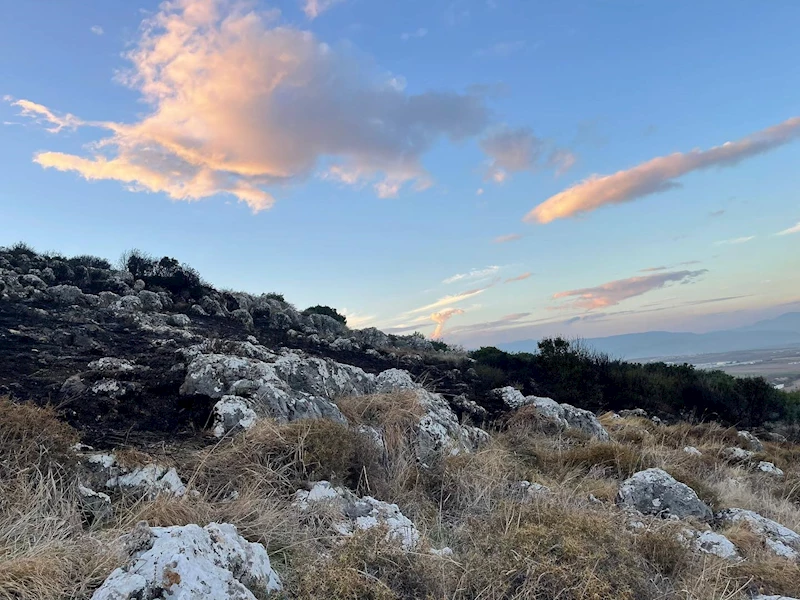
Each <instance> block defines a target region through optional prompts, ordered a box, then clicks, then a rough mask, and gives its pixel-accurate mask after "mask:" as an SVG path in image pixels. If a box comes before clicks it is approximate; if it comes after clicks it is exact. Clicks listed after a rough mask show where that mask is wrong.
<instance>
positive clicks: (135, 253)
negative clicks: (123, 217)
mask: <svg viewBox="0 0 800 600" xmlns="http://www.w3.org/2000/svg"><path fill="white" fill-rule="evenodd" d="M120 263H121V265H123V268H124V269H126V270H127V271H128V272H129V273H130V274H131V275H133V277H134V278H135V279H141V280H142V281H144V282H145V284H147V287H148V288H149V289H160V290H163V291H167V292H169V293H171V294H173V295H175V296H178V297H181V298H183V299H184V300H189V299H194V300H199V299H200V298H202V297H203V296H204V295H205V294H206V292H207V291H208V286H206V285H204V284H203V281H202V280H201V279H200V274H199V273H198V272H197V271H195V270H194V269H193V268H192V267H190V266H189V265H185V264H181V263H179V262H178V261H177V260H175V259H174V258H170V257H169V256H164V257H163V258H161V259H156V258H154V257H152V256H150V255H149V254H146V253H144V252H141V251H140V250H136V249H134V250H130V251H128V252H126V253H125V254H123V255H122V257H121V258H120Z"/></svg>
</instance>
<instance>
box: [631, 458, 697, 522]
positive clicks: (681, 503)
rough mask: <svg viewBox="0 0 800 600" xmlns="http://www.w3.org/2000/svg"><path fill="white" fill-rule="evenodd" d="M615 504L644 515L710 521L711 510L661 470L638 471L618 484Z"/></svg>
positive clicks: (687, 488)
mask: <svg viewBox="0 0 800 600" xmlns="http://www.w3.org/2000/svg"><path fill="white" fill-rule="evenodd" d="M617 504H618V505H620V506H623V507H626V508H632V509H635V510H637V511H639V512H641V513H643V514H646V515H658V516H660V517H677V518H680V519H683V518H686V517H695V518H698V519H701V520H710V519H711V517H712V512H711V509H710V508H709V507H708V506H707V505H706V504H705V503H704V502H703V501H702V500H700V498H698V497H697V494H696V493H695V491H694V490H693V489H692V488H690V487H689V486H688V485H686V484H685V483H681V482H679V481H677V480H676V479H675V478H674V477H672V476H671V475H670V474H669V473H667V472H666V471H663V470H661V469H647V470H645V471H639V472H638V473H635V474H634V475H633V476H631V477H629V478H628V479H626V480H625V481H623V482H622V485H620V488H619V492H618V494H617Z"/></svg>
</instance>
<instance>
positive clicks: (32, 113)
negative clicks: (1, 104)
mask: <svg viewBox="0 0 800 600" xmlns="http://www.w3.org/2000/svg"><path fill="white" fill-rule="evenodd" d="M3 100H5V101H6V102H9V103H10V104H11V106H18V107H19V108H20V112H19V114H20V116H22V117H29V118H31V119H33V120H34V121H36V122H37V123H49V124H50V125H51V127H49V128H47V131H49V132H50V133H58V132H60V131H61V130H62V129H72V130H74V129H77V128H78V127H80V126H81V125H84V122H83V121H81V120H80V119H79V118H78V117H76V116H75V115H71V114H69V113H67V114H65V115H64V116H58V115H56V114H55V113H53V112H52V111H51V110H50V109H49V108H47V107H46V106H42V105H41V104H36V102H31V101H30V100H15V99H14V98H12V97H11V96H3Z"/></svg>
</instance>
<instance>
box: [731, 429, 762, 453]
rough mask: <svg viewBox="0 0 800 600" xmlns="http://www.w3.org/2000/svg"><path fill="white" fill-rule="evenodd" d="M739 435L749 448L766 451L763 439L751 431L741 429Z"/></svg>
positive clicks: (755, 450) (754, 450)
mask: <svg viewBox="0 0 800 600" xmlns="http://www.w3.org/2000/svg"><path fill="white" fill-rule="evenodd" d="M737 436H738V437H739V439H740V440H741V441H742V442H743V443H744V444H745V445H746V446H747V448H748V449H749V450H752V451H753V452H763V451H764V444H762V443H761V440H759V439H758V438H757V437H756V436H754V435H753V434H752V433H750V432H749V431H739V432H738V433H737Z"/></svg>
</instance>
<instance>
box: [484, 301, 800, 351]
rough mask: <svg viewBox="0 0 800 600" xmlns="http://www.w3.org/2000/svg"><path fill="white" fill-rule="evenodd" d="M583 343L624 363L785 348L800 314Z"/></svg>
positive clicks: (517, 345)
mask: <svg viewBox="0 0 800 600" xmlns="http://www.w3.org/2000/svg"><path fill="white" fill-rule="evenodd" d="M585 342H586V344H587V345H589V346H591V347H592V348H594V349H596V350H598V351H599V352H605V353H607V354H610V355H612V356H615V357H619V358H625V359H639V358H658V357H666V356H670V357H674V356H691V355H696V354H712V353H721V352H735V351H739V350H763V349H770V348H787V347H792V346H799V345H800V313H798V312H794V313H786V314H784V315H781V316H779V317H776V318H774V319H769V320H765V321H759V322H757V323H754V324H753V325H748V326H746V327H739V328H736V329H727V330H720V331H712V332H708V333H680V332H677V333H676V332H669V331H647V332H643V333H629V334H623V335H614V336H607V337H598V338H587V339H586V340H585ZM536 344H537V340H521V341H518V342H510V343H507V344H500V345H499V347H500V348H501V349H503V350H506V351H508V352H531V351H533V350H535V348H536Z"/></svg>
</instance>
